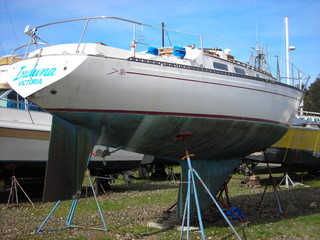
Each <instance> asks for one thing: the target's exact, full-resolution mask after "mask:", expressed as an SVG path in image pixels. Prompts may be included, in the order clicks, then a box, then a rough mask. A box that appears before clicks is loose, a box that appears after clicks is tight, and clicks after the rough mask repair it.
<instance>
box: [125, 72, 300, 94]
mask: <svg viewBox="0 0 320 240" xmlns="http://www.w3.org/2000/svg"><path fill="white" fill-rule="evenodd" d="M126 73H128V74H133V75H141V76H148V77H158V78H167V79H174V80H178V81H186V82H194V83H204V84H212V85H219V86H224V87H232V88H242V89H246V90H251V91H256V92H265V93H269V94H274V95H279V96H283V97H288V98H292V99H296V100H299V99H298V98H294V97H291V96H288V95H285V94H280V93H275V92H270V91H265V90H259V89H255V88H248V87H240V86H234V85H230V84H222V83H213V82H206V81H199V80H192V79H187V78H177V77H168V76H161V75H153V74H146V73H138V72H126Z"/></svg>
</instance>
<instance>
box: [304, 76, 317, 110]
mask: <svg viewBox="0 0 320 240" xmlns="http://www.w3.org/2000/svg"><path fill="white" fill-rule="evenodd" d="M304 111H310V112H320V74H319V75H318V77H317V79H316V81H315V82H313V83H312V84H311V85H310V86H309V88H308V89H307V91H306V96H305V98H304Z"/></svg>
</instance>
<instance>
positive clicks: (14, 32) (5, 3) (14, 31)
mask: <svg viewBox="0 0 320 240" xmlns="http://www.w3.org/2000/svg"><path fill="white" fill-rule="evenodd" d="M3 2H4V5H5V6H6V9H7V13H8V17H9V21H10V24H11V27H12V30H13V34H14V37H15V39H16V41H17V44H18V46H20V43H19V40H18V38H17V34H16V30H15V28H14V25H13V22H12V19H11V16H10V12H9V8H8V5H7V2H6V0H3Z"/></svg>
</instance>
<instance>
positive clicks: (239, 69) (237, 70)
mask: <svg viewBox="0 0 320 240" xmlns="http://www.w3.org/2000/svg"><path fill="white" fill-rule="evenodd" d="M234 71H235V72H236V73H239V74H243V75H246V72H245V71H244V69H242V68H237V67H235V68H234Z"/></svg>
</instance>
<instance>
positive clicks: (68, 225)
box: [37, 154, 108, 233]
mask: <svg viewBox="0 0 320 240" xmlns="http://www.w3.org/2000/svg"><path fill="white" fill-rule="evenodd" d="M90 159H91V154H90V155H89V158H88V163H87V167H88V165H89V162H90ZM85 176H86V177H87V178H88V181H89V183H90V187H91V190H92V193H93V195H94V200H95V202H96V205H97V207H98V210H99V214H100V217H101V221H102V224H103V228H94V227H86V226H78V225H73V224H72V221H73V216H74V213H75V210H76V207H77V203H78V199H75V200H73V201H72V204H71V207H70V211H69V214H68V217H67V220H66V227H61V228H55V229H49V230H45V229H43V227H44V225H45V224H46V222H47V221H48V220H49V218H50V217H51V216H52V214H53V213H54V211H55V210H56V209H57V207H58V206H59V205H60V203H61V200H59V201H58V202H57V203H56V205H55V206H54V207H53V208H52V210H51V212H50V213H49V215H48V216H47V218H46V219H45V220H44V221H43V223H42V224H41V226H40V227H39V228H38V230H37V233H39V232H41V231H54V230H62V229H68V228H88V229H93V230H102V231H107V230H108V229H107V225H106V222H105V220H104V217H103V214H102V211H101V208H100V205H99V202H98V199H97V195H96V192H95V189H94V187H93V184H92V181H91V178H90V172H89V170H87V171H86V173H85Z"/></svg>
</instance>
